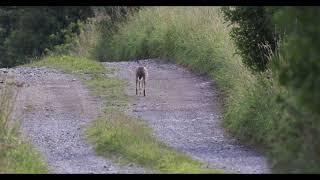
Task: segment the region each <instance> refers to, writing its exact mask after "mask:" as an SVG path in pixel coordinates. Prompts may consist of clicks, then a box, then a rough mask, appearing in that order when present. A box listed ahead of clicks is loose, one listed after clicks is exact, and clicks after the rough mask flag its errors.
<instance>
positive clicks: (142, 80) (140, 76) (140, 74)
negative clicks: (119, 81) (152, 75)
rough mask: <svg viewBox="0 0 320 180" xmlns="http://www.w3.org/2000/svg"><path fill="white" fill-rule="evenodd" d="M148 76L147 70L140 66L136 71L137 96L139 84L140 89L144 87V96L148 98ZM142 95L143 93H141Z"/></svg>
mask: <svg viewBox="0 0 320 180" xmlns="http://www.w3.org/2000/svg"><path fill="white" fill-rule="evenodd" d="M147 76H148V72H147V68H146V67H143V66H140V67H138V68H137V70H136V95H138V83H139V89H140V87H141V85H142V87H143V95H144V96H146V79H147ZM140 94H141V92H140Z"/></svg>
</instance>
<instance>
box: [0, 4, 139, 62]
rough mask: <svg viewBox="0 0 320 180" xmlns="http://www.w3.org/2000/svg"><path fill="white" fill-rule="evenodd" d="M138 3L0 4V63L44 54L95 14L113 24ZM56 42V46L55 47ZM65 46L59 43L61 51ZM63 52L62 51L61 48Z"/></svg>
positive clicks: (75, 33) (29, 58) (65, 40)
mask: <svg viewBox="0 0 320 180" xmlns="http://www.w3.org/2000/svg"><path fill="white" fill-rule="evenodd" d="M136 9H137V7H89V6H50V7H46V6H37V7H32V6H27V7H24V6H2V7H0V53H1V57H0V67H12V66H15V65H19V64H24V63H28V62H30V61H31V60H33V59H34V58H39V57H42V56H43V55H46V54H47V53H48V51H52V50H55V49H57V48H59V46H61V45H63V44H68V43H70V41H72V40H73V39H74V38H75V37H76V36H77V35H79V34H80V30H81V28H82V26H81V25H82V24H83V23H82V22H85V21H86V20H87V18H89V17H93V16H95V15H97V14H101V12H103V14H104V15H105V16H108V17H109V20H108V21H102V22H101V23H100V24H103V25H104V26H103V27H108V28H110V26H112V25H113V24H114V23H115V22H118V21H120V20H122V19H123V17H125V16H126V15H127V14H128V13H129V12H131V11H134V10H136ZM57 46H58V47H57ZM65 48H67V46H63V47H60V51H61V50H63V49H65ZM64 52H65V51H64Z"/></svg>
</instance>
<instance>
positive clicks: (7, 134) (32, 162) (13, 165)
mask: <svg viewBox="0 0 320 180" xmlns="http://www.w3.org/2000/svg"><path fill="white" fill-rule="evenodd" d="M15 93H16V91H15V90H14V89H13V87H11V86H9V85H7V86H5V87H2V88H1V89H0V107H1V108H0V152H1V153H0V173H14V174H17V173H23V174H44V173H48V172H49V171H48V166H47V164H46V163H45V162H44V161H43V159H42V157H41V155H40V154H39V152H37V151H36V150H35V149H34V148H33V147H32V146H31V145H30V143H29V142H27V141H26V140H25V139H23V138H22V136H21V134H20V133H19V131H18V129H19V123H18V120H17V119H14V118H13V108H14V102H15V100H16V95H15Z"/></svg>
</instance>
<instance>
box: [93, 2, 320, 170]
mask: <svg viewBox="0 0 320 180" xmlns="http://www.w3.org/2000/svg"><path fill="white" fill-rule="evenodd" d="M231 28H232V27H231V26H230V27H229V26H227V23H225V21H224V19H223V16H222V15H221V14H220V13H219V8H218V7H145V8H143V9H142V10H141V11H139V12H138V13H136V14H135V15H133V16H131V17H130V18H129V20H128V21H127V22H125V23H122V24H120V25H119V27H118V29H119V30H118V31H117V32H115V33H113V34H111V35H110V36H107V37H106V38H105V39H100V42H98V45H97V47H96V49H95V51H94V56H95V57H96V58H97V59H99V60H101V61H105V60H106V59H107V60H110V61H123V60H131V59H137V58H140V59H142V58H159V57H160V58H163V59H168V60H170V61H173V62H175V63H177V64H181V65H183V66H185V67H187V68H188V69H190V70H192V71H195V72H198V73H201V74H204V75H207V76H208V77H210V78H211V79H213V80H214V81H215V82H216V84H217V85H218V88H219V89H220V91H221V94H222V95H223V96H224V121H223V124H224V126H225V127H226V129H227V130H228V131H229V132H231V134H232V135H234V136H236V137H238V138H240V139H241V140H242V142H243V143H245V144H249V145H255V146H256V147H257V148H259V149H260V150H261V151H263V152H265V154H266V155H267V156H268V158H269V160H270V166H271V167H272V169H273V171H274V172H290V173H296V172H308V173H310V172H319V170H320V166H319V163H318V162H320V159H319V157H320V156H319V152H318V151H316V150H317V149H319V148H318V147H320V146H319V143H317V141H316V140H315V139H314V138H312V137H315V136H312V133H315V132H316V128H317V127H318V126H317V124H315V123H314V126H313V127H314V128H313V129H314V130H313V131H314V132H313V131H311V130H310V132H307V131H305V130H303V129H304V128H303V127H305V125H304V123H301V122H305V123H307V122H308V123H311V122H316V121H310V120H309V119H310V118H313V117H312V116H300V115H297V112H299V111H300V110H299V111H297V107H298V106H296V107H287V106H285V105H284V102H290V104H296V103H295V102H296V100H295V97H294V96H293V95H292V94H290V93H289V92H288V90H287V89H285V88H283V87H281V86H280V85H279V84H278V83H277V79H276V77H277V75H276V74H273V73H274V72H272V71H267V72H265V73H262V74H252V73H251V72H250V71H249V70H248V69H247V68H246V67H245V66H244V65H243V64H242V62H241V58H240V57H239V56H238V55H237V54H236V53H235V52H236V47H235V45H234V43H233V41H232V40H231V39H230V35H229V32H230V30H231ZM271 70H272V69H271Z"/></svg>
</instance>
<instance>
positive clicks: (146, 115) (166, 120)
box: [104, 60, 270, 173]
mask: <svg viewBox="0 0 320 180" xmlns="http://www.w3.org/2000/svg"><path fill="white" fill-rule="evenodd" d="M140 62H141V64H143V65H145V66H146V67H147V69H148V72H149V78H148V80H147V85H146V86H147V89H146V93H147V96H146V97H143V96H139V97H136V95H135V69H136V68H137V66H138V64H137V63H136V62H113V63H104V64H105V65H106V66H111V67H115V68H117V69H118V70H119V71H118V77H119V78H121V79H124V80H127V81H128V82H129V83H128V88H127V94H128V95H129V97H131V98H133V100H132V101H131V103H130V110H129V112H128V113H129V114H131V115H135V116H140V117H142V118H143V119H145V120H146V121H147V122H148V123H149V124H150V125H151V127H152V128H153V129H154V133H155V135H156V137H158V138H159V139H160V140H161V141H163V142H166V143H167V144H169V145H170V146H173V147H175V148H176V149H177V150H179V151H182V152H184V153H186V154H188V155H190V156H192V157H193V158H195V159H198V160H201V161H202V162H205V163H207V164H208V166H209V167H216V168H222V169H224V170H226V171H229V172H233V173H270V170H269V168H268V165H267V163H266V159H265V158H264V157H263V156H262V155H261V154H259V153H257V152H255V151H254V150H252V149H249V148H248V147H245V146H242V145H240V144H239V142H237V141H236V140H235V139H232V138H230V137H228V136H227V135H226V134H225V132H224V130H223V128H222V127H221V124H220V123H221V113H222V108H221V104H222V103H221V98H220V97H219V92H218V91H217V89H216V88H215V84H214V82H212V81H209V80H208V79H205V78H203V77H200V76H196V75H194V74H192V73H190V72H188V71H187V70H185V69H184V68H181V67H179V66H177V65H174V64H170V63H164V62H163V61H158V60H143V61H140Z"/></svg>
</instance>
